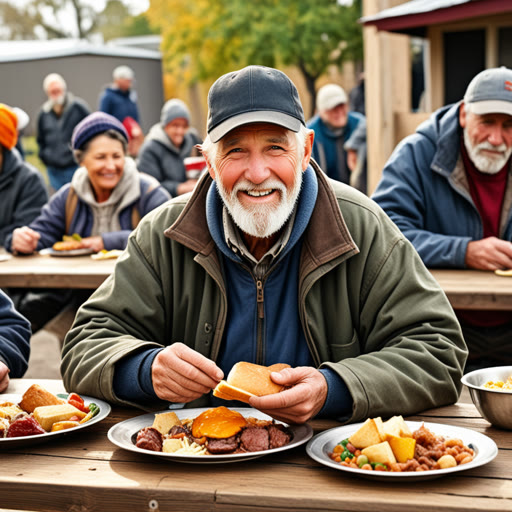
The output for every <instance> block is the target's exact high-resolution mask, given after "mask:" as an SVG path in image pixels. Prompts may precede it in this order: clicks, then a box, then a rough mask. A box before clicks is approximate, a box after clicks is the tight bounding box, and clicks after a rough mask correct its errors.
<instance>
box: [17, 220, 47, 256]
mask: <svg viewBox="0 0 512 512" xmlns="http://www.w3.org/2000/svg"><path fill="white" fill-rule="evenodd" d="M40 238H41V235H40V234H39V233H38V232H37V231H34V230H33V229H30V228H29V227H28V226H23V227H21V228H16V229H15V230H14V231H13V232H12V244H11V247H12V251H13V252H21V253H23V254H32V253H33V252H34V251H35V250H36V248H37V243H38V242H39V239H40Z"/></svg>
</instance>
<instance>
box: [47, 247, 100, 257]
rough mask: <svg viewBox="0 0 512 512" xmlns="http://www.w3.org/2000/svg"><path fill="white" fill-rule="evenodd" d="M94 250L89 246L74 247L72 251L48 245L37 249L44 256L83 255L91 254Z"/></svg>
mask: <svg viewBox="0 0 512 512" xmlns="http://www.w3.org/2000/svg"><path fill="white" fill-rule="evenodd" d="M93 252H94V251H93V250H92V249H91V248H90V247H83V248H82V249H74V250H72V251H56V250H55V249H54V248H53V247H48V248H46V249H42V250H40V251H39V254H41V255H43V256H46V255H50V256H56V257H61V258H65V257H69V256H85V255H87V254H92V253H93Z"/></svg>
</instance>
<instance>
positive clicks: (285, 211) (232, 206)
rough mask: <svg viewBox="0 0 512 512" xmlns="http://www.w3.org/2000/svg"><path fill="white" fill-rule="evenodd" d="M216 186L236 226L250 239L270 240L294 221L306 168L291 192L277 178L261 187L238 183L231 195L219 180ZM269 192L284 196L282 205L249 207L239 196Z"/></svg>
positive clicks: (299, 175) (244, 180)
mask: <svg viewBox="0 0 512 512" xmlns="http://www.w3.org/2000/svg"><path fill="white" fill-rule="evenodd" d="M216 183H217V190H218V191H219V195H220V197H221V198H222V200H223V201H224V204H225V205H226V208H227V209H228V212H229V214H230V215H231V217H232V218H233V220H234V222H235V224H236V225H237V226H238V227H239V228H240V229H241V230H242V231H243V232H244V233H247V234H248V235H251V236H254V237H257V238H267V237H269V236H271V235H273V234H274V233H277V232H278V231H279V230H280V229H281V228H282V227H283V226H284V225H285V223H286V221H287V220H288V219H289V218H290V215H291V214H292V212H293V209H294V208H295V204H296V202H297V198H298V197H299V194H300V189H301V186H302V168H301V167H300V164H299V165H298V166H297V169H296V174H295V181H294V183H293V185H292V189H291V190H287V188H286V186H285V185H284V183H283V182H282V181H280V180H278V179H276V178H269V179H267V180H265V181H264V182H263V183H260V184H259V185H255V184H254V183H252V182H250V181H249V180H246V179H243V180H240V181H239V182H238V183H236V185H235V186H234V187H233V190H232V191H231V193H228V192H227V191H226V189H225V188H224V184H223V183H222V180H220V179H219V178H217V180H216ZM269 189H273V190H277V191H278V192H279V194H280V196H281V199H280V201H279V203H277V204H275V203H274V204H271V205H270V204H267V205H254V206H252V207H250V206H249V207H247V206H244V205H242V203H240V201H239V200H238V192H240V191H242V193H243V192H244V191H258V190H269Z"/></svg>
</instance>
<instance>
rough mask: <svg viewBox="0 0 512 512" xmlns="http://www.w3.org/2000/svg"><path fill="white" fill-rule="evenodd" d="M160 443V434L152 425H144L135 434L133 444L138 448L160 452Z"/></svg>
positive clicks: (161, 442) (161, 440)
mask: <svg viewBox="0 0 512 512" xmlns="http://www.w3.org/2000/svg"><path fill="white" fill-rule="evenodd" d="M162 444H163V439H162V434H160V432H158V430H157V429H156V428H153V427H145V428H143V429H141V430H140V431H139V433H138V434H137V441H136V442H135V446H137V447H138V448H143V449H144V450H151V451H153V452H161V451H162Z"/></svg>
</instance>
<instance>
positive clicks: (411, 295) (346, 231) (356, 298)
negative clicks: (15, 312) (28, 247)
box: [61, 162, 467, 421]
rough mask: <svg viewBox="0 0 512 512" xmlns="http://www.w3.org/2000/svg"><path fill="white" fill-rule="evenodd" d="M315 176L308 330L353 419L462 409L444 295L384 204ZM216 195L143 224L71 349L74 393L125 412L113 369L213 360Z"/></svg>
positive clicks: (461, 353)
mask: <svg viewBox="0 0 512 512" xmlns="http://www.w3.org/2000/svg"><path fill="white" fill-rule="evenodd" d="M312 166H313V168H314V170H315V172H316V175H317V178H318V187H319V189H318V198H317V201H316V205H315V208H314V211H313V213H312V216H311V219H310V223H309V226H308V228H307V229H306V232H305V235H304V239H303V245H302V252H301V262H300V275H299V279H300V284H299V297H298V300H299V311H300V319H301V323H302V327H303V329H304V333H305V336H306V339H307V343H308V346H309V349H310V351H311V354H312V357H313V360H314V361H315V364H316V365H317V366H318V367H321V366H322V367H329V368H332V369H333V370H334V371H336V372H337V373H338V374H339V375H340V376H341V377H342V378H343V380H344V381H345V383H346V384H347V386H348V389H349V390H350V393H351V394H352V398H353V402H354V405H353V410H352V417H350V418H347V419H348V420H349V421H358V420H363V419H365V418H367V417H369V416H372V417H373V416H389V415H393V414H404V415H407V414H413V413H415V412H418V411H421V410H424V409H428V408H431V407H436V406H441V405H445V404H449V403H453V402H454V401H456V399H457V397H458V394H459V392H460V388H461V384H460V377H461V375H462V370H463V367H464V363H465V360H466V356H467V350H466V346H465V343H464V340H463V338H462V334H461V331H460V327H459V324H458V323H457V320H456V318H455V315H454V313H453V310H452V308H451V306H450V303H449V302H448V300H447V298H446V296H445V294H444V293H443V291H442V290H441V289H440V287H439V285H438V284H437V282H436V281H435V280H434V278H433V277H432V276H431V274H430V273H429V271H428V270H427V269H426V268H425V266H424V265H423V263H422V262H421V260H420V258H419V256H418V255H417V253H416V251H415V250H414V248H413V246H412V245H411V244H410V243H409V242H408V241H407V240H406V239H405V238H404V236H403V235H402V234H401V232H400V231H399V230H398V229H397V228H396V227H395V225H394V224H393V223H392V222H391V220H389V218H388V217H387V216H386V215H385V213H384V212H383V211H382V210H381V209H380V207H379V206H378V205H377V204H376V203H374V202H373V201H372V200H370V199H369V198H367V197H366V196H364V195H363V194H361V193H359V192H358V191H357V190H355V189H352V188H351V187H348V186H346V185H344V184H342V183H339V182H335V181H331V180H329V179H328V178H327V177H326V176H325V175H324V174H323V173H322V171H321V170H320V169H319V167H318V166H317V165H316V164H315V163H314V162H312ZM210 185H211V178H210V177H209V176H208V175H205V176H203V178H202V179H201V180H200V182H199V183H198V185H197V187H196V188H195V190H194V192H193V193H192V194H191V195H186V196H179V197H177V198H174V199H172V200H171V201H170V202H168V203H166V204H165V205H162V206H161V207H159V208H157V209H156V210H154V211H153V212H151V213H149V214H148V215H146V216H145V217H144V218H143V219H142V221H141V223H140V224H139V226H138V228H137V229H136V230H135V231H134V233H133V234H132V235H131V236H130V239H129V242H128V247H127V249H126V250H125V252H124V254H123V255H122V256H121V258H120V259H119V261H118V262H117V264H116V268H115V272H114V273H113V275H112V276H110V277H109V278H108V279H107V280H106V281H105V282H104V283H103V285H102V286H100V288H99V289H98V290H97V291H96V292H95V293H94V294H93V295H92V297H91V298H90V299H89V300H88V301H87V302H86V303H85V304H84V305H83V306H82V307H81V309H80V310H79V312H78V314H77V317H76V319H75V323H74V325H73V327H72V329H71V330H70V332H69V333H68V335H67V337H66V340H65V343H64V347H63V351H62V366H61V370H62V375H63V379H64V383H65V386H66V389H68V390H73V391H75V392H78V393H83V394H85V395H89V396H95V397H98V398H102V399H105V400H107V401H109V402H113V403H124V402H122V401H121V400H120V399H119V398H117V397H116V396H115V395H114V392H113V376H114V370H115V364H116V362H117V361H119V360H120V359H121V358H123V357H124V356H126V355H127V354H133V353H134V352H140V351H143V350H146V349H149V348H155V347H162V346H166V345H169V344H171V343H173V342H177V341H181V342H183V343H185V344H187V345H188V346H190V347H192V348H193V349H195V350H197V351H198V352H200V353H201V354H204V355H205V356H207V357H209V358H211V359H213V360H214V361H215V360H216V358H217V357H218V354H219V350H220V346H221V343H222V339H223V333H224V329H225V323H226V317H227V308H228V305H227V294H226V289H225V283H224V281H223V274H222V270H221V262H220V259H219V253H218V251H217V250H216V246H215V244H214V242H213V240H212V238H211V236H210V233H209V231H208V227H207V221H206V211H205V201H206V194H207V192H208V189H209V187H210ZM203 398H204V400H203V399H200V400H199V401H194V402H192V403H191V404H188V405H189V406H200V405H207V402H206V398H207V397H203ZM131 405H135V406H137V407H141V408H144V409H148V410H149V409H152V408H153V409H154V408H163V407H164V405H165V403H164V402H160V403H157V404H131Z"/></svg>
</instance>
